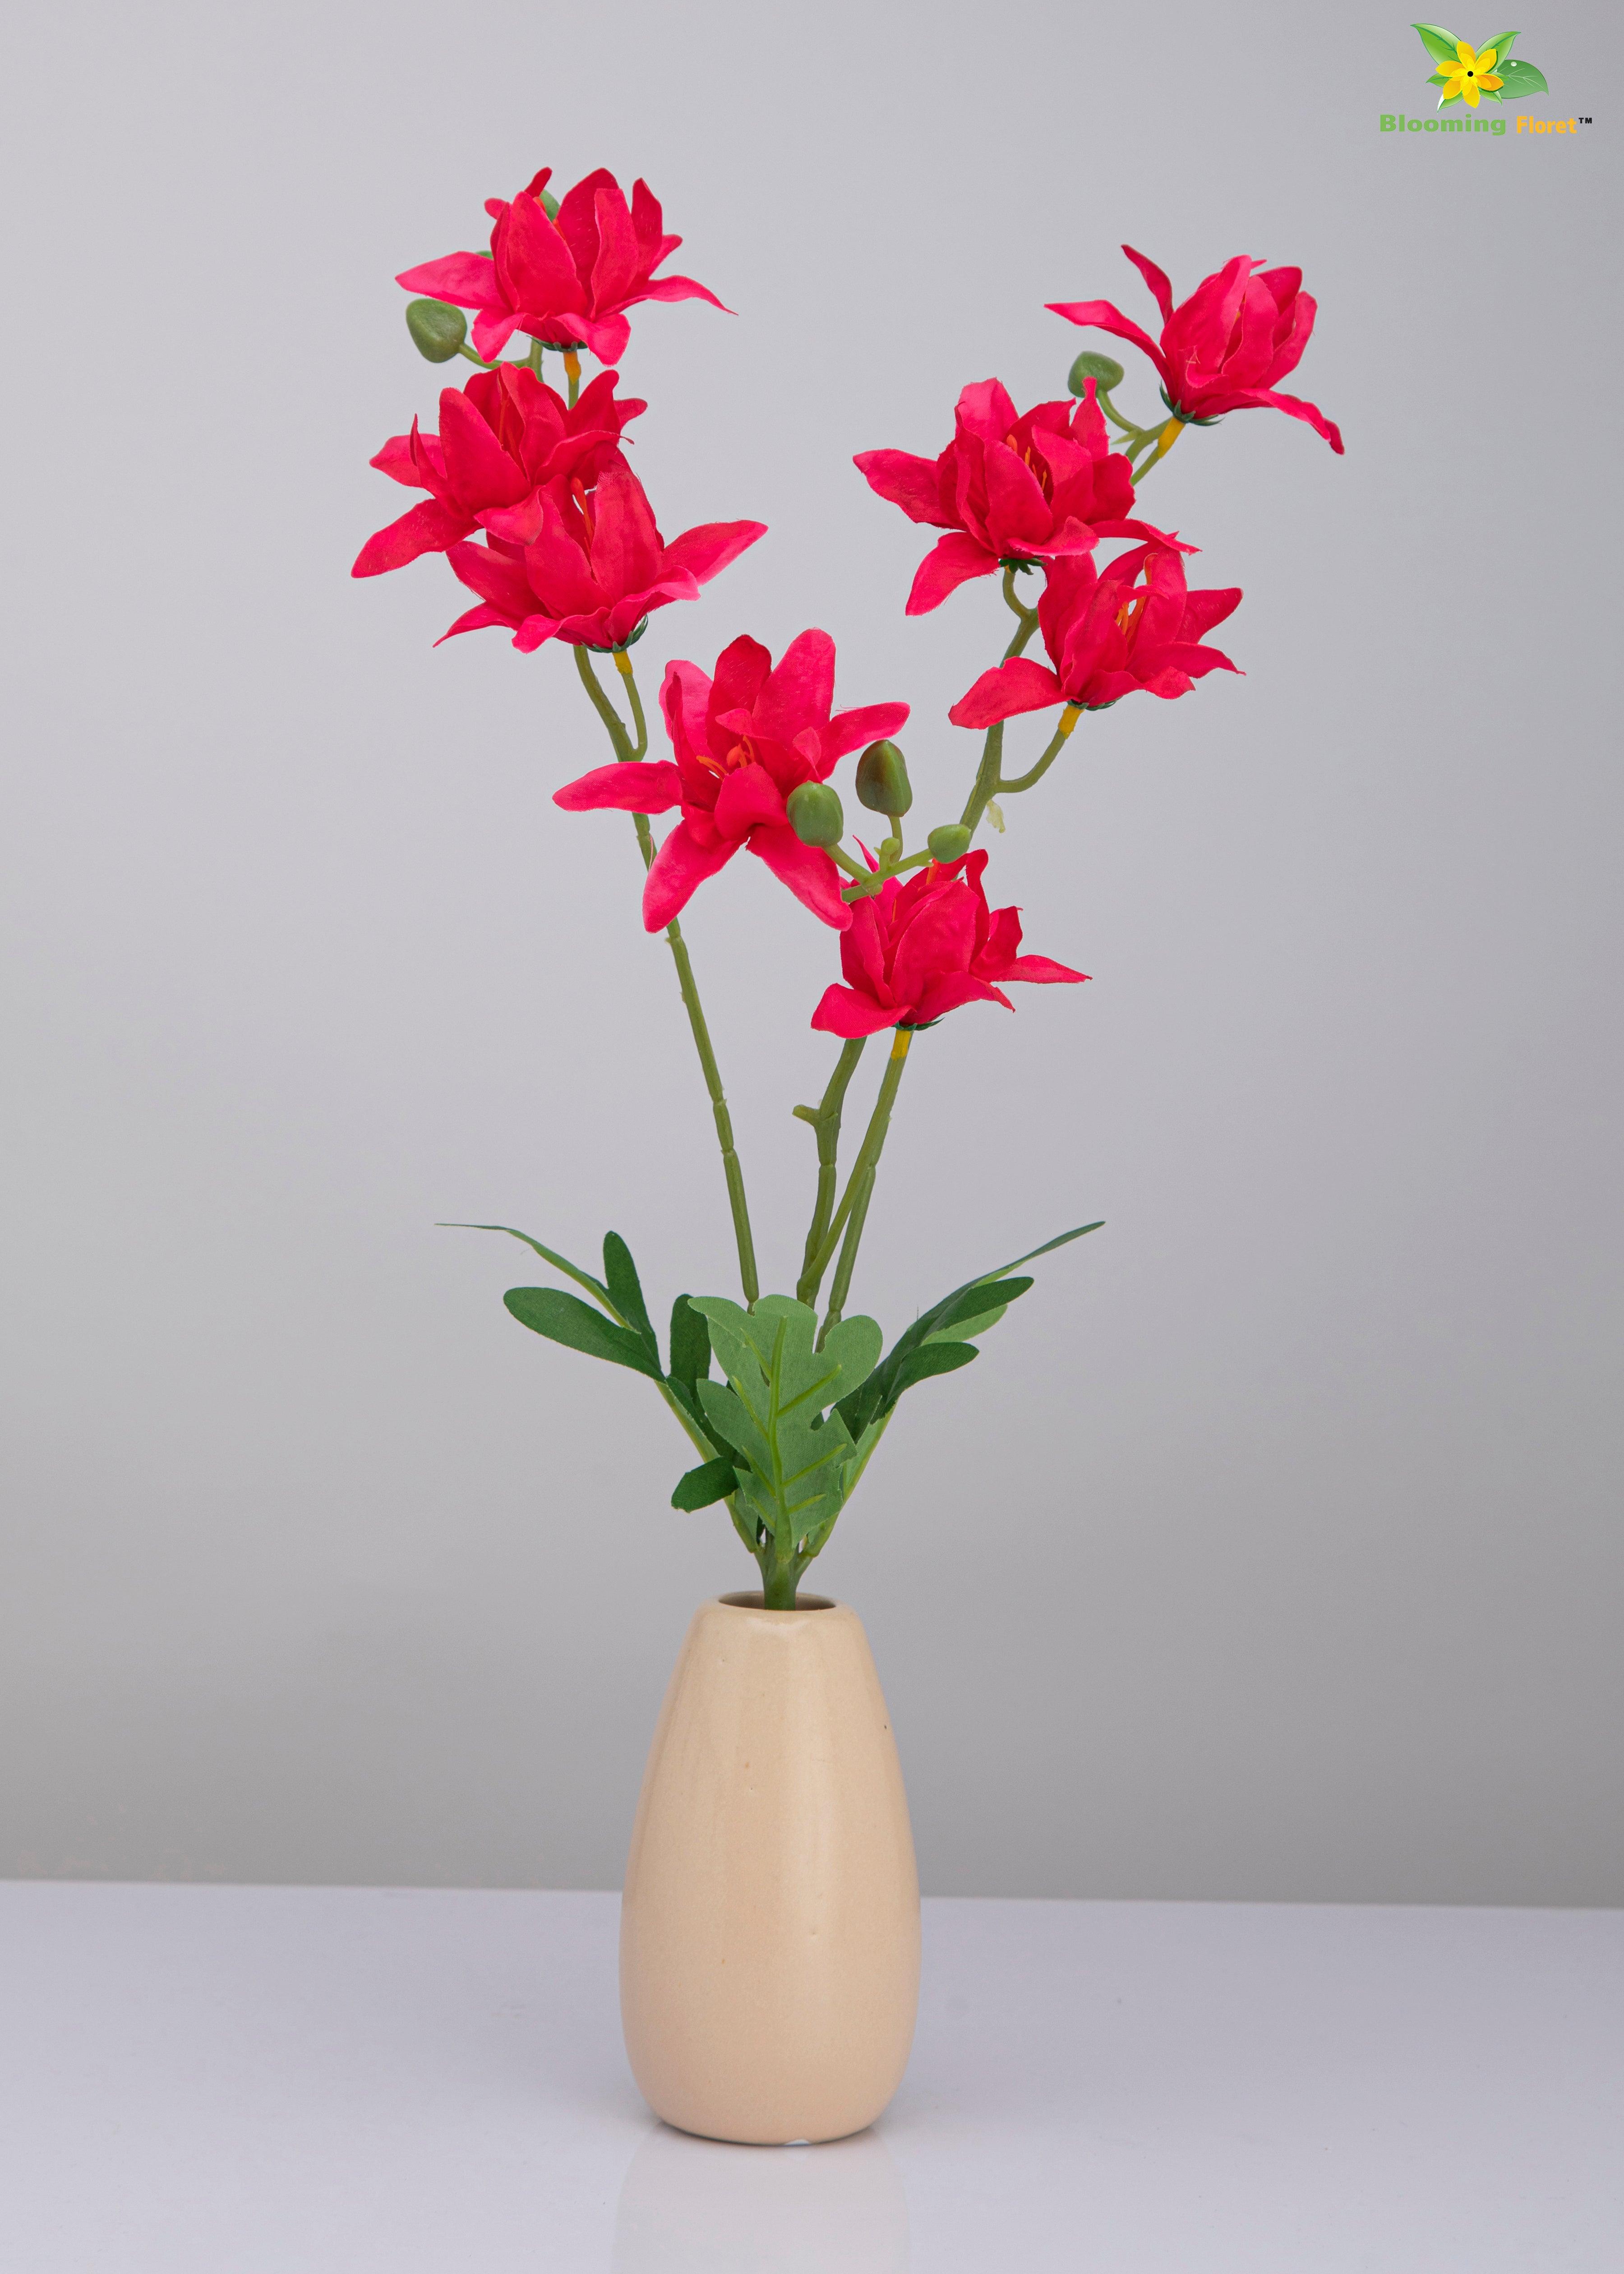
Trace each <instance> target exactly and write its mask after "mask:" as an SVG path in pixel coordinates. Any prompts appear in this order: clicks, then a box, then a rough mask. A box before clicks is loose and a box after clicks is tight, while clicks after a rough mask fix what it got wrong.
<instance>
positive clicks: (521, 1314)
mask: <svg viewBox="0 0 1624 2274" xmlns="http://www.w3.org/2000/svg"><path fill="white" fill-rule="evenodd" d="M500 1228H501V1229H503V1230H506V1228H507V1227H506V1226H505V1225H504V1226H502V1227H500ZM480 1229H481V1230H484V1229H485V1227H484V1226H481V1227H480ZM521 1237H523V1235H521ZM502 1300H503V1302H504V1303H506V1305H507V1306H508V1309H509V1310H510V1311H511V1312H512V1313H513V1315H514V1317H515V1319H517V1321H519V1324H520V1325H521V1326H522V1327H528V1328H529V1329H530V1332H531V1333H532V1334H534V1335H545V1337H547V1340H548V1341H549V1342H554V1343H562V1344H565V1346H566V1348H568V1349H569V1350H578V1351H584V1352H585V1353H586V1355H587V1356H588V1357H589V1358H602V1359H608V1360H609V1362H610V1364H611V1365H613V1366H626V1367H630V1368H631V1370H632V1372H633V1373H634V1374H648V1375H649V1376H650V1378H651V1379H652V1380H653V1381H655V1382H663V1381H664V1380H665V1376H664V1375H663V1374H661V1372H660V1369H659V1365H658V1360H656V1359H652V1358H650V1355H649V1353H648V1351H647V1350H646V1349H645V1347H644V1345H643V1337H642V1336H641V1335H638V1334H635V1333H634V1332H633V1331H632V1329H631V1328H629V1327H618V1326H616V1324H615V1322H614V1321H613V1319H605V1317H604V1316H603V1314H602V1313H601V1312H598V1311H595V1310H594V1309H593V1308H592V1306H591V1305H590V1303H583V1301H582V1300H581V1299H580V1297H579V1296H578V1295H566V1294H565V1293H564V1291H563V1290H562V1289H561V1288H559V1287H510V1288H509V1289H508V1292H507V1293H506V1294H505V1295H504V1296H503V1297H502Z"/></svg>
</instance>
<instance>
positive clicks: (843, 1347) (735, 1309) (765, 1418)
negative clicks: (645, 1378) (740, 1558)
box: [692, 1295, 882, 1555]
mask: <svg viewBox="0 0 1624 2274" xmlns="http://www.w3.org/2000/svg"><path fill="white" fill-rule="evenodd" d="M692 1302H693V1307H694V1309H695V1310H696V1311H697V1312H699V1313H700V1314H701V1315H702V1316H703V1318H704V1319H705V1320H706V1321H708V1322H709V1325H710V1329H711V1348H712V1350H713V1351H714V1352H715V1354H716V1357H717V1359H718V1362H719V1363H720V1365H721V1367H722V1371H723V1372H724V1374H726V1377H727V1380H726V1383H723V1382H706V1381H701V1382H696V1383H695V1392H696V1395H697V1397H698V1400H699V1404H700V1406H701V1409H702V1410H703V1414H704V1417H705V1425H706V1427H707V1428H708V1429H710V1430H711V1432H712V1433H713V1434H715V1435H716V1436H717V1437H718V1438H719V1439H721V1440H723V1441H724V1442H727V1443H730V1444H732V1445H733V1446H735V1447H736V1448H738V1449H739V1450H740V1451H741V1453H742V1455H743V1456H744V1462H745V1465H744V1466H743V1467H742V1469H740V1468H739V1465H738V1464H735V1472H736V1475H737V1490H738V1495H739V1498H740V1500H741V1502H743V1503H744V1504H745V1506H746V1507H747V1509H748V1510H749V1511H750V1512H751V1514H752V1515H754V1516H755V1517H756V1518H757V1520H758V1521H759V1522H761V1523H762V1524H763V1525H766V1526H767V1528H768V1529H769V1530H770V1531H771V1533H772V1535H773V1537H774V1539H775V1540H777V1542H778V1548H779V1552H780V1553H781V1554H784V1555H791V1554H793V1553H794V1551H795V1549H796V1547H797V1545H798V1544H799V1543H801V1542H805V1541H808V1540H812V1539H814V1538H816V1539H817V1540H823V1539H824V1538H826V1537H827V1536H828V1532H829V1530H830V1528H831V1525H833V1523H834V1520H835V1518H836V1517H837V1516H838V1514H839V1512H840V1507H841V1503H842V1502H843V1500H844V1498H845V1483H844V1480H845V1476H846V1468H847V1465H848V1463H849V1462H850V1459H851V1457H852V1453H853V1443H852V1438H851V1434H850V1433H849V1431H848V1430H847V1428H846V1424H845V1422H844V1421H843V1420H842V1419H840V1417H839V1415H838V1413H834V1412H831V1413H829V1414H828V1416H827V1418H825V1414H824V1410H823V1409H824V1408H825V1407H826V1406H831V1405H832V1404H834V1402H835V1401H836V1399H838V1397H841V1396H843V1395H846V1394H849V1393H850V1392H851V1391H853V1390H855V1389H859V1388H861V1384H862V1383H863V1382H864V1381H865V1380H866V1378H867V1377H868V1374H870V1373H871V1372H872V1370H873V1367H874V1362H875V1360H876V1359H877V1358H878V1356H879V1354H880V1344H881V1340H882V1337H881V1334H880V1329H879V1328H878V1326H877V1325H876V1322H875V1321H874V1320H872V1319H866V1318H855V1319H846V1320H843V1321H841V1323H840V1324H839V1325H838V1326H837V1327H835V1328H832V1329H831V1331H830V1333H829V1335H828V1337H826V1339H825V1342H824V1345H823V1349H822V1350H821V1351H820V1350H819V1349H818V1348H817V1347H816V1339H817V1314H816V1311H814V1310H812V1309H811V1308H809V1307H808V1305H807V1304H805V1303H798V1302H796V1301H795V1299H793V1296H789V1295H763V1297H762V1298H761V1299H760V1300H759V1302H758V1303H757V1304H756V1308H755V1309H754V1310H753V1311H745V1310H741V1308H740V1306H739V1305H738V1304H737V1303H730V1302H729V1301H727V1299H726V1298H725V1297H723V1296H720V1295H703V1296H696V1297H694V1298H692Z"/></svg>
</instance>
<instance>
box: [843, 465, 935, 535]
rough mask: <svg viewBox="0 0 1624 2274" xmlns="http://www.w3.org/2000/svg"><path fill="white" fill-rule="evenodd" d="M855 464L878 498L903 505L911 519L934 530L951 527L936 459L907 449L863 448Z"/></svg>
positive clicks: (891, 503)
mask: <svg viewBox="0 0 1624 2274" xmlns="http://www.w3.org/2000/svg"><path fill="white" fill-rule="evenodd" d="M852 463H853V465H854V466H855V467H856V469H857V471H858V472H859V473H860V474H861V476H862V478H863V479H864V481H866V482H867V483H868V487H869V488H870V489H871V490H872V491H873V492H874V493H875V495H876V497H883V499H884V500H885V501H886V502H887V504H888V505H899V506H900V507H901V508H902V510H903V511H904V513H906V516H907V517H908V519H909V520H910V521H918V522H923V523H925V524H926V525H927V526H928V527H929V528H932V529H951V527H952V525H953V524H952V523H951V520H950V519H949V517H948V516H947V515H945V514H944V512H943V510H942V479H941V475H940V473H939V471H938V470H937V465H936V460H935V459H934V458H916V457H914V456H912V455H911V454H910V453H909V452H908V451H906V450H863V451H860V452H859V454H858V456H856V457H854V458H853V461H852Z"/></svg>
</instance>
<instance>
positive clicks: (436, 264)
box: [395, 252, 508, 309]
mask: <svg viewBox="0 0 1624 2274" xmlns="http://www.w3.org/2000/svg"><path fill="white" fill-rule="evenodd" d="M395 282H396V283H397V284H403V285H404V286H405V288H406V290H408V291H409V292H420V293H421V294H422V295H423V296H424V297H425V299H430V300H444V301H445V302H446V303H447V305H449V306H451V307H453V308H498V309H500V308H504V307H506V306H507V305H508V304H507V302H506V301H505V300H504V299H503V297H502V289H501V286H500V283H499V282H497V277H496V270H495V267H494V266H493V265H492V263H491V262H490V261H488V260H486V259H485V256H484V254H483V253H478V252H447V254H446V256H445V258H444V259H443V260H425V261H423V262H422V263H421V264H420V265H419V266H418V267H416V268H402V271H401V273H400V275H398V276H397V277H396V278H395Z"/></svg>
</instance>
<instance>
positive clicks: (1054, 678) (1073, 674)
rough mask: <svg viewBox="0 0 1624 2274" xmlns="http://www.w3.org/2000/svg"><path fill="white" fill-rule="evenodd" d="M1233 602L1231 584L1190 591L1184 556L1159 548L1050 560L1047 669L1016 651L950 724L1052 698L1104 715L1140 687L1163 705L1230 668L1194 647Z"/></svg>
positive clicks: (985, 677)
mask: <svg viewBox="0 0 1624 2274" xmlns="http://www.w3.org/2000/svg"><path fill="white" fill-rule="evenodd" d="M1141 569H1143V571H1144V578H1143V582H1142V583H1141V582H1139V581H1138V579H1139V571H1140V570H1141ZM1240 598H1241V596H1240V593H1239V591H1238V590H1236V589H1229V590H1227V591H1200V592H1192V591H1189V590H1188V589H1187V588H1186V586H1185V584H1184V562H1183V561H1182V560H1181V559H1180V558H1179V555H1178V554H1177V553H1176V552H1172V551H1170V550H1169V549H1168V548H1166V547H1164V546H1159V545H1137V546H1134V547H1133V548H1132V551H1131V552H1128V553H1123V554H1122V555H1121V557H1120V558H1119V559H1118V560H1116V561H1112V562H1111V563H1110V565H1109V568H1106V569H1100V570H1098V571H1096V569H1095V568H1094V562H1093V561H1090V560H1088V559H1086V558H1084V559H1081V560H1072V561H1056V563H1055V565H1054V567H1053V568H1052V569H1050V570H1049V583H1048V586H1047V588H1046V590H1045V591H1044V593H1043V597H1042V599H1041V600H1040V601H1039V602H1038V628H1039V629H1040V630H1041V633H1042V635H1043V644H1044V646H1045V647H1046V648H1047V649H1048V650H1049V660H1050V662H1051V663H1052V664H1053V665H1054V669H1053V670H1052V671H1046V670H1045V669H1044V668H1043V666H1042V665H1041V663H1034V662H1033V661H1032V659H1030V657H1027V656H1016V657H1015V658H1014V659H1013V660H1012V661H1011V662H1009V663H1003V664H1000V665H999V666H997V668H996V670H994V671H984V672H983V673H982V674H981V677H980V678H979V679H978V680H977V681H976V682H975V684H974V687H973V688H972V689H970V691H969V693H968V694H967V695H966V696H964V697H962V698H961V699H960V700H959V702H957V703H955V704H954V705H953V707H952V709H951V711H950V712H948V714H947V715H948V717H949V718H950V719H951V721H952V723H953V725H954V726H955V727H990V726H992V725H993V724H994V723H995V722H996V720H997V719H1013V718H1014V717H1016V715H1017V714H1018V713H1019V712H1023V711H1042V710H1047V709H1049V707H1050V706H1051V705H1053V704H1056V703H1074V704H1077V705H1078V707H1079V709H1080V710H1084V711H1102V710H1103V709H1104V708H1105V706H1106V705H1107V704H1110V703H1116V702H1120V700H1121V699H1122V697H1124V695H1132V694H1135V693H1137V692H1138V691H1139V689H1141V688H1142V689H1144V690H1145V692H1146V693H1147V694H1148V695H1160V696H1162V697H1164V698H1165V699H1166V700H1169V701H1170V700H1171V699H1172V698H1173V697H1175V696H1178V695H1188V693H1189V692H1190V689H1191V688H1192V686H1193V685H1194V684H1195V681H1197V680H1198V679H1199V678H1201V677H1203V676H1204V675H1205V674H1206V673H1207V672H1209V671H1233V670H1234V669H1235V668H1236V666H1235V665H1234V664H1232V663H1231V662H1230V660H1229V657H1228V656H1227V655H1224V654H1222V653H1221V652H1220V651H1219V650H1218V649H1217V648H1215V647H1202V646H1201V645H1199V641H1200V639H1201V637H1202V635H1203V634H1204V633H1206V632H1208V631H1210V630H1211V629H1212V628H1213V626H1214V624H1221V623H1222V621H1223V620H1224V618H1225V617H1226V616H1228V615H1231V614H1234V612H1235V610H1236V608H1237V606H1239V604H1240Z"/></svg>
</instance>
